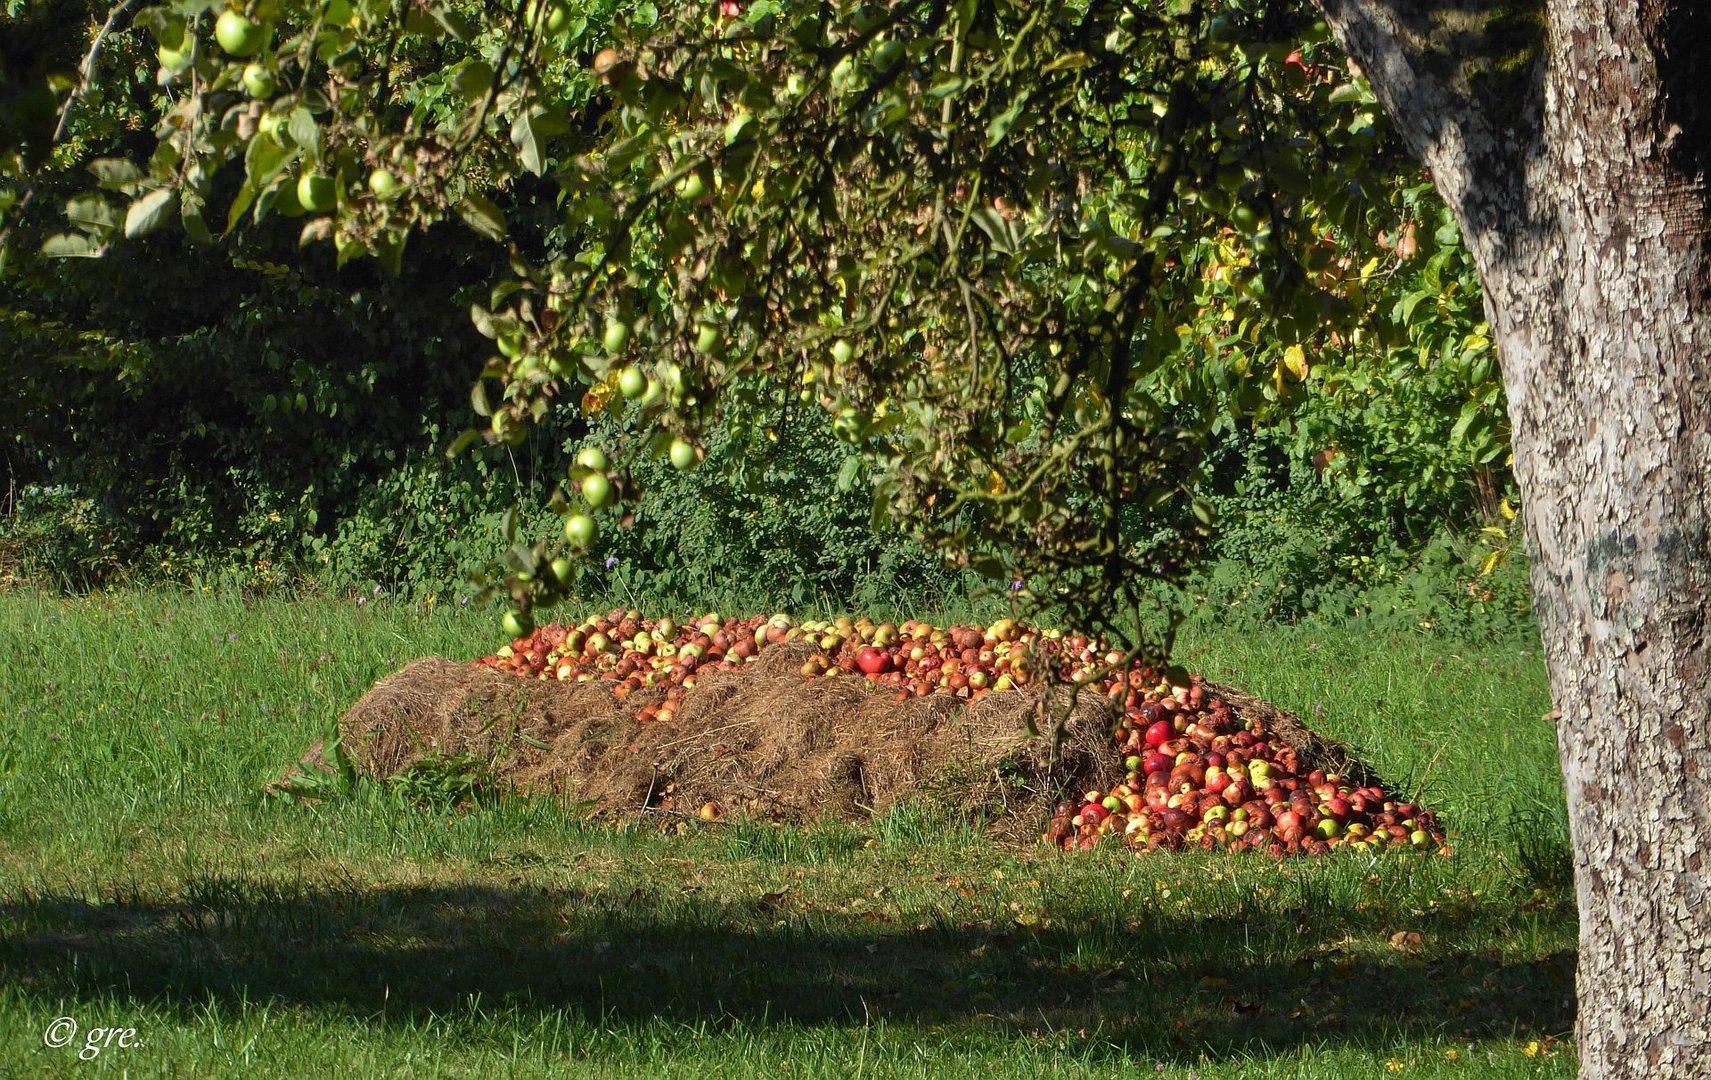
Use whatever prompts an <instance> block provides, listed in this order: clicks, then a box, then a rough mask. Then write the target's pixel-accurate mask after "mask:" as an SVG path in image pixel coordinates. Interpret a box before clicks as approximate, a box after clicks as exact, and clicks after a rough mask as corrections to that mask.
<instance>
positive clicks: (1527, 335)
mask: <svg viewBox="0 0 1711 1080" xmlns="http://www.w3.org/2000/svg"><path fill="white" fill-rule="evenodd" d="M1321 2H1322V5H1323V8H1324V10H1325V14H1326V17H1327V19H1328V21H1329V22H1330V24H1331V26H1332V29H1333V32H1334V33H1335V34H1336V35H1337V37H1338V39H1339V41H1341V42H1342V44H1343V46H1344V48H1345V49H1346V50H1347V51H1348V52H1349V54H1350V55H1351V56H1352V57H1353V58H1354V59H1355V60H1356V62H1357V63H1359V64H1360V65H1361V66H1362V68H1363V69H1364V70H1365V73H1366V75H1367V76H1368V77H1369V79H1370V80H1371V82H1372V85H1373V88H1374V90H1375V91H1376V92H1377V94H1378V96H1379V98H1380V100H1381V101H1383V103H1384V105H1385V107H1386V108H1387V109H1388V110H1389V111H1390V113H1391V116H1392V118H1393V120H1394V121H1395V123H1396V124H1397V126H1398V127H1399V128H1400V129H1401V131H1402V132H1403V134H1404V136H1405V137H1406V138H1407V139H1408V140H1409V142H1410V144H1411V145H1412V146H1413V148H1414V150H1415V151H1416V152H1417V153H1418V154H1419V155H1420V157H1421V159H1422V161H1423V162H1424V163H1425V164H1426V166H1427V167H1428V168H1429V169H1430V170H1431V173H1432V176H1433V179H1434V181H1435V183H1436V184H1437V186H1438V188H1439V190H1440V191H1441V192H1442V193H1443V195H1444V197H1445V199H1446V200H1447V201H1448V203H1449V204H1450V206H1451V207H1452V208H1453V209H1454V211H1455V212H1456V214H1457V217H1458V219H1459V220H1460V222H1461V225H1462V229H1463V232H1464V233H1465V235H1466V237H1467V240H1468V243H1469V244H1470V246H1471V249H1472V251H1473V252H1474V255H1475V259H1476V262H1477V265H1478V267H1479V272H1480V276H1481V279H1482V280H1483V282H1484V285H1485V290H1486V293H1485V295H1486V308H1487V312H1488V315H1489V317H1490V321H1491V325H1492V328H1493V332H1494V334H1495V338H1496V341H1497V344H1498V351H1499V356H1500V359H1501V362H1502V366H1503V375H1504V383H1505V387H1506V389H1507V392H1508V397H1509V410H1510V415H1511V417H1512V419H1513V424H1514V452H1515V474H1516V478H1517V481H1518V483H1519V485H1520V488H1521V495H1522V499H1523V502H1524V504H1525V511H1524V512H1525V520H1526V527H1527V540H1528V549H1529V551H1530V553H1531V555H1532V558H1533V591H1534V603H1535V606H1536V608H1537V610H1538V615H1539V621H1540V626H1541V629H1542V632H1543V638H1544V651H1545V656H1546V661H1547V664H1548V667H1549V671H1550V681H1551V691H1552V694H1553V697H1554V699H1555V703H1556V707H1557V710H1558V712H1559V713H1560V719H1559V720H1558V722H1557V741H1558V746H1559V748H1560V753H1561V760H1562V771H1563V779H1564V782H1565V784H1566V788H1567V797H1568V812H1569V825H1570V834H1571V836H1572V839H1573V846H1574V863H1575V888H1576V894H1577V899H1578V903H1579V909H1580V950H1579V969H1578V977H1577V989H1578V995H1579V1012H1578V1025H1577V1027H1578V1030H1577V1042H1578V1045H1579V1051H1580V1069H1581V1075H1582V1076H1586V1077H1611V1076H1645V1077H1693V1078H1703V1077H1707V1076H1711V905H1708V904H1707V902H1706V901H1707V896H1706V869H1707V862H1708V861H1711V848H1708V847H1707V838H1708V837H1711V203H1708V198H1707V193H1708V189H1707V168H1708V164H1711V8H1708V7H1707V6H1706V5H1700V4H1697V3H1688V2H1684V0H1675V2H1670V3H1666V2H1659V0H1653V2H1649V3H1648V2H1644V0H1642V2H1639V3H1627V4H1617V3H1611V2H1608V0H1605V2H1599V0H1550V2H1549V3H1544V4H1531V5H1526V4H1523V5H1513V4H1511V5H1497V4H1491V3H1484V2H1478V0H1475V2H1464V3H1461V4H1457V5H1453V6H1452V5H1439V4H1425V3H1422V4H1412V3H1406V2H1402V0H1388V2H1385V0H1379V2H1373V0H1365V2H1363V0H1321Z"/></svg>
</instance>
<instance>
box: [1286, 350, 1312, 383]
mask: <svg viewBox="0 0 1711 1080" xmlns="http://www.w3.org/2000/svg"><path fill="white" fill-rule="evenodd" d="M1283 366H1284V367H1285V368H1286V369H1288V371H1289V373H1290V374H1291V375H1293V376H1295V381H1296V382H1305V381H1306V379H1307V351H1306V350H1305V349H1303V348H1302V347H1301V346H1299V345H1291V346H1290V347H1289V348H1287V349H1285V350H1283Z"/></svg>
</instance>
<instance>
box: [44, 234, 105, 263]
mask: <svg viewBox="0 0 1711 1080" xmlns="http://www.w3.org/2000/svg"><path fill="white" fill-rule="evenodd" d="M106 250H107V245H105V244H102V243H100V242H98V241H97V240H95V238H94V237H91V236H86V235H84V234H83V233H59V234H57V235H55V236H50V237H48V238H47V239H46V240H44V241H42V254H43V255H46V256H47V257H49V258H51V259H96V258H100V256H101V255H102V253H103V252H105V251H106Z"/></svg>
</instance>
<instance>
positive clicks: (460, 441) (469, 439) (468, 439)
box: [446, 428, 481, 458]
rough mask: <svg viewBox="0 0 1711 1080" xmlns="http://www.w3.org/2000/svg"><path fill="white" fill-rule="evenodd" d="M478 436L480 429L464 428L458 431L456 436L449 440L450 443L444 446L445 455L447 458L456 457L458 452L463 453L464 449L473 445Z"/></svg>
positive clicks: (479, 435) (479, 436)
mask: <svg viewBox="0 0 1711 1080" xmlns="http://www.w3.org/2000/svg"><path fill="white" fill-rule="evenodd" d="M480 438H481V432H480V431H478V430H476V429H475V428H464V429H463V430H462V431H461V432H459V433H458V436H457V438H455V439H453V440H452V441H451V445H450V446H448V447H446V457H448V458H454V457H457V456H458V455H459V454H461V453H463V452H464V451H465V450H468V449H469V448H470V447H471V446H473V445H475V443H476V442H477V441H478V440H479V439H480Z"/></svg>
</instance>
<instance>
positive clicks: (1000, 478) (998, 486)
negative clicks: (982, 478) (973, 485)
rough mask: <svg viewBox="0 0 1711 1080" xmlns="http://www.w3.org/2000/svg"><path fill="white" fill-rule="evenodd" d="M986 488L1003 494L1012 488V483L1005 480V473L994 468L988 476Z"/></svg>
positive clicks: (996, 493)
mask: <svg viewBox="0 0 1711 1080" xmlns="http://www.w3.org/2000/svg"><path fill="white" fill-rule="evenodd" d="M986 490H987V491H989V492H991V493H992V494H994V495H1002V494H1004V493H1005V492H1006V491H1009V490H1010V485H1008V484H1006V483H1005V482H1004V474H1003V473H1000V472H999V471H998V470H997V469H993V470H992V471H991V472H990V473H988V474H987V477H986Z"/></svg>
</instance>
